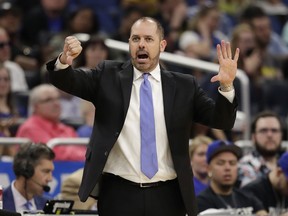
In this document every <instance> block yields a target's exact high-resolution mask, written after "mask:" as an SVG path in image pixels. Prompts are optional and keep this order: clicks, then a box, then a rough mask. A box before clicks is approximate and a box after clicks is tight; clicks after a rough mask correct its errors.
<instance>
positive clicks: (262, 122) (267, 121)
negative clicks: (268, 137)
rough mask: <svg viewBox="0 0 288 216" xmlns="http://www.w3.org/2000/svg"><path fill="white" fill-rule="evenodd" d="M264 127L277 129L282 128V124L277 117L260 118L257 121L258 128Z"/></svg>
mask: <svg viewBox="0 0 288 216" xmlns="http://www.w3.org/2000/svg"><path fill="white" fill-rule="evenodd" d="M263 127H277V128H280V123H279V121H278V119H277V118H275V117H272V116H271V117H265V118H260V119H259V120H258V121H257V124H256V128H263Z"/></svg>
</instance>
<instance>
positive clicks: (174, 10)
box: [154, 0, 187, 52]
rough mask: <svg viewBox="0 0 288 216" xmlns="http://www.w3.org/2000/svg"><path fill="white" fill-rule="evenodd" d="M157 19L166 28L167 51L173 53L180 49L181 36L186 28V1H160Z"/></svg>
mask: <svg viewBox="0 0 288 216" xmlns="http://www.w3.org/2000/svg"><path fill="white" fill-rule="evenodd" d="M158 5H159V9H158V13H156V14H155V16H154V18H155V19H157V20H158V21H159V22H160V23H161V25H162V26H163V28H164V32H165V40H166V41H167V47H166V49H165V50H166V51H168V52H173V51H175V50H176V49H178V47H177V46H178V44H177V43H178V40H179V35H180V33H181V32H182V31H183V28H184V26H185V20H186V17H187V16H186V14H187V4H186V1H185V0H160V1H159V4H158Z"/></svg>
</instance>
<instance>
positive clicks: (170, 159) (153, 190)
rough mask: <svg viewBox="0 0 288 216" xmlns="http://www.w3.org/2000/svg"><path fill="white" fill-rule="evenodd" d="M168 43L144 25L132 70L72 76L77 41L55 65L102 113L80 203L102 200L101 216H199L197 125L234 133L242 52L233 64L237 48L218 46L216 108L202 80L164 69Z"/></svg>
mask: <svg viewBox="0 0 288 216" xmlns="http://www.w3.org/2000/svg"><path fill="white" fill-rule="evenodd" d="M163 35H164V32H163V28H162V26H161V25H160V24H159V22H158V21H156V20H155V19H153V18H149V17H143V18H141V19H139V20H137V21H136V22H135V23H134V24H133V25H132V28H131V33H130V38H129V46H130V56H131V60H130V61H128V62H126V63H119V62H114V61H104V62H103V63H101V64H100V65H98V66H97V67H96V69H94V70H90V71H89V72H87V71H86V72H85V71H83V70H81V69H79V70H77V69H76V70H75V69H72V67H70V66H69V65H71V64H72V62H73V60H74V59H75V58H76V57H77V56H78V55H79V54H80V52H81V50H82V47H81V45H80V42H79V41H78V40H77V39H76V38H75V37H71V36H69V37H67V38H66V40H65V44H64V48H63V53H62V54H61V55H60V57H59V58H58V59H54V60H53V61H51V62H49V63H48V64H47V69H48V71H49V75H50V79H51V82H52V83H53V84H54V85H55V86H57V87H59V88H60V89H62V90H64V91H66V92H68V93H70V94H73V95H76V96H78V97H81V98H83V99H85V100H88V101H91V102H92V103H93V104H94V106H95V107H97V114H96V115H95V121H94V129H93V133H92V135H91V139H90V143H89V145H88V148H87V152H86V164H85V167H84V173H83V179H82V183H81V186H80V190H79V196H80V199H81V201H85V200H86V199H87V197H88V196H89V195H90V196H94V197H96V196H97V195H99V197H98V211H99V215H101V216H110V215H119V216H120V215H125V216H127V215H133V216H137V215H149V216H153V215H166V216H184V215H185V214H186V213H187V214H188V215H189V216H195V215H196V214H197V207H196V201H195V196H194V186H193V183H192V181H191V179H193V174H192V169H191V166H190V159H189V152H188V146H189V135H190V127H191V125H192V121H193V120H194V121H197V122H200V123H203V124H206V125H209V126H211V127H216V128H221V129H224V128H225V129H231V128H232V127H233V124H234V121H235V114H236V100H235V92H234V88H233V80H234V79H235V75H236V70H237V59H238V56H239V49H237V50H236V52H235V56H234V58H232V52H231V49H230V44H229V43H226V42H224V41H222V43H221V45H218V56H219V62H220V70H219V74H218V75H216V76H214V77H213V78H212V81H213V82H214V81H219V82H220V85H221V86H220V91H219V92H220V93H219V97H218V101H217V102H216V103H215V102H214V101H213V100H212V99H210V98H208V97H207V96H206V95H205V93H204V91H203V90H202V89H200V88H199V86H198V84H197V82H196V80H195V79H194V77H192V76H191V75H183V74H180V73H174V72H169V71H167V70H164V69H163V68H162V67H161V66H160V65H159V56H160V53H161V52H163V51H164V50H165V47H166V40H164V36H163ZM56 62H57V63H56ZM61 68H62V69H61ZM148 72H149V74H150V76H149V74H147V73H148ZM145 73H146V74H145ZM148 76H149V78H148ZM143 79H145V80H144V81H143ZM142 82H143V83H142ZM142 84H143V85H142ZM151 85H152V89H153V91H152V96H153V97H151ZM144 93H146V94H144ZM222 94H224V95H225V96H223V95H222ZM144 99H145V100H146V102H145V103H144V104H143V103H142V102H143V100H144ZM151 100H152V101H151ZM139 108H140V109H139ZM145 108H146V109H145ZM152 108H154V110H153V109H152ZM140 113H141V114H140ZM153 114H154V116H155V120H154V119H153V118H154V116H153ZM143 116H144V117H143ZM147 119H149V122H146V120H147ZM154 123H155V124H154ZM155 128H156V130H155ZM145 129H147V131H145ZM147 132H148V135H146V136H144V134H145V133H147ZM147 140H148V141H149V142H147ZM146 144H150V148H148V149H146V147H147V146H146ZM140 149H142V150H140ZM146 151H151V152H150V153H147V154H146V156H147V157H148V156H149V157H150V156H151V158H149V159H147V158H146V157H145V156H144V155H143V156H142V153H143V152H146ZM140 155H141V156H140ZM146 164H149V165H148V166H146ZM147 167H148V170H146V169H147ZM144 173H145V174H144ZM100 179H101V180H100ZM100 181H101V184H97V183H99V182H100ZM95 186H96V187H95ZM98 186H99V187H98ZM97 188H98V189H100V190H98V191H97ZM97 192H100V193H99V194H97Z"/></svg>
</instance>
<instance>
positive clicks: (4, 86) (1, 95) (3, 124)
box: [0, 64, 18, 157]
mask: <svg viewBox="0 0 288 216" xmlns="http://www.w3.org/2000/svg"><path fill="white" fill-rule="evenodd" d="M17 119H18V111H17V108H16V106H15V104H14V101H13V95H12V92H11V79H10V73H9V71H8V69H7V68H5V67H4V66H3V65H2V64H0V137H10V136H13V135H14V134H12V133H11V132H12V131H11V128H12V126H13V125H16V124H17ZM13 149H14V148H12V147H10V146H2V145H1V146H0V155H1V156H3V155H8V156H12V157H13V156H14V154H15V153H14V151H13Z"/></svg>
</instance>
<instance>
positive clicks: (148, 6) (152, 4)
mask: <svg viewBox="0 0 288 216" xmlns="http://www.w3.org/2000/svg"><path fill="white" fill-rule="evenodd" d="M159 4H160V3H159V1H158V0H146V1H142V0H122V1H121V7H122V9H123V11H124V12H123V15H124V16H125V11H126V10H127V8H130V7H138V8H139V9H140V10H141V11H143V12H144V11H145V16H152V17H153V16H154V15H155V13H157V12H158V11H157V9H158V7H159ZM130 26H131V25H130Z"/></svg>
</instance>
